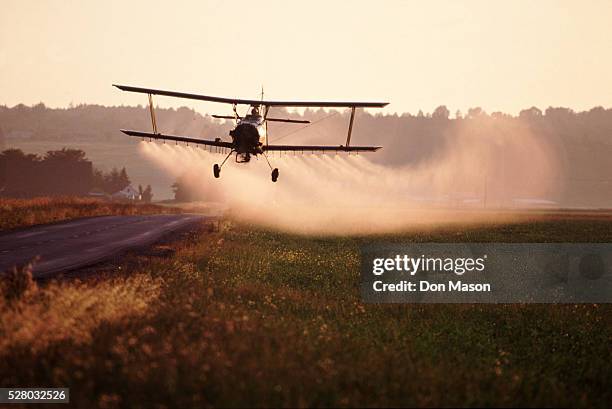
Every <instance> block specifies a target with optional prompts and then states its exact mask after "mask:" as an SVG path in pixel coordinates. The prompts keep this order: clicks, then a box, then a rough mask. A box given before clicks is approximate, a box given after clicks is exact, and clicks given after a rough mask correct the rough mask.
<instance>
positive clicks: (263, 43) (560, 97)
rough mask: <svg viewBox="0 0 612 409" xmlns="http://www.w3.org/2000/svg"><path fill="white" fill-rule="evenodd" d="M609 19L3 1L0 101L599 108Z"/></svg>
mask: <svg viewBox="0 0 612 409" xmlns="http://www.w3.org/2000/svg"><path fill="white" fill-rule="evenodd" d="M610 21H612V2H610V1H583V2H579V1H561V0H555V1H543V0H542V1H536V2H534V1H511V2H503V3H502V2H492V1H461V2H456V1H428V2H423V1H405V2H396V1H384V2H373V1H368V2H352V1H351V2H349V1H346V2H342V1H333V2H330V1H309V2H284V1H278V2H272V1H263V2H261V1H258V2H254V1H251V2H242V1H231V2H224V1H177V2H158V4H154V5H152V4H151V2H148V1H138V2H135V1H134V2H124V1H104V2H102V1H24V0H17V1H6V0H4V1H3V2H2V13H0V73H1V75H0V89H1V90H2V93H1V95H0V104H5V105H8V106H13V105H16V104H18V103H25V104H27V105H31V104H35V103H38V102H41V101H42V102H44V103H45V104H46V105H47V106H51V107H65V106H68V105H69V104H71V103H72V104H79V103H95V104H103V105H119V104H128V105H136V104H144V103H145V102H146V100H145V98H144V96H143V95H135V94H129V93H123V92H120V91H118V90H117V89H115V88H112V87H111V84H112V83H125V84H130V85H140V86H147V87H156V88H162V89H172V90H181V91H188V92H197V93H206V94H211V95H221V96H235V97H245V98H252V97H256V96H257V95H258V94H259V92H260V91H259V90H260V87H261V86H262V85H263V86H264V87H265V92H266V96H267V97H269V98H274V99H288V98H291V99H322V100H333V99H347V100H362V99H363V100H382V101H389V102H391V104H390V105H389V107H388V108H386V112H411V113H416V112H418V110H420V109H421V110H423V111H424V112H431V111H433V110H434V109H435V107H437V106H438V105H441V104H445V105H447V106H448V108H449V109H450V111H451V112H452V113H453V114H454V112H455V111H456V110H461V111H463V112H465V111H466V110H467V109H468V108H469V107H474V106H480V107H482V108H483V109H485V110H486V111H487V112H493V111H503V112H507V113H512V114H516V113H518V111H520V110H521V109H523V108H528V107H530V106H534V105H535V106H537V107H539V108H541V109H545V108H546V107H548V106H566V107H570V108H572V109H575V110H585V109H589V108H591V107H593V106H597V105H602V106H604V107H609V106H610V105H612V104H611V101H612V53H610V50H612V25H611V24H610ZM157 102H158V103H159V105H161V106H180V105H187V106H190V107H194V108H195V109H197V110H199V111H201V112H209V111H210V107H209V106H208V105H206V104H204V103H199V102H192V101H184V100H172V99H170V98H158V100H157Z"/></svg>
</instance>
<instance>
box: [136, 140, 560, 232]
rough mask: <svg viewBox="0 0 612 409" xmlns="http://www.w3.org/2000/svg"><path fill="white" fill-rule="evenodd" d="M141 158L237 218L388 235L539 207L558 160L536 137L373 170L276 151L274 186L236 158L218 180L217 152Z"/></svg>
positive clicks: (257, 165) (160, 147) (146, 149)
mask: <svg viewBox="0 0 612 409" xmlns="http://www.w3.org/2000/svg"><path fill="white" fill-rule="evenodd" d="M386 149H393V146H390V147H386ZM141 152H142V153H143V154H144V155H146V156H147V157H149V158H150V159H153V161H154V162H155V163H157V164H158V165H159V166H161V167H163V168H164V169H166V170H167V171H168V172H171V173H172V175H173V176H174V177H176V178H181V179H182V180H183V181H188V185H189V186H190V187H191V188H192V189H196V190H198V193H200V194H201V195H202V196H203V197H207V198H215V200H217V201H222V202H223V203H225V204H227V206H228V207H229V209H230V211H231V213H232V215H233V216H234V217H237V218H240V219H244V220H247V221H249V222H253V223H258V224H262V225H266V226H271V227H275V228H280V229H283V230H286V231H291V232H298V233H312V234H349V233H384V232H393V231H398V230H403V229H408V228H410V227H411V226H423V225H424V224H425V225H436V224H440V223H448V222H452V221H461V222H465V221H466V220H470V221H484V220H491V219H492V218H493V217H494V218H495V220H499V217H501V216H500V215H501V214H504V217H509V216H508V212H499V213H496V212H495V211H493V210H494V209H501V208H509V207H512V208H516V207H517V206H520V204H521V203H528V200H533V201H534V202H537V201H538V199H541V198H543V197H546V198H548V197H550V196H551V195H554V192H555V189H556V186H555V183H554V181H555V177H554V176H555V171H556V170H555V169H556V163H555V160H554V155H553V154H552V153H551V152H549V151H548V150H547V149H546V147H545V146H542V145H541V144H540V143H538V142H537V140H536V139H535V138H532V137H530V135H521V136H520V138H517V137H516V135H515V137H513V138H503V139H497V140H496V141H495V142H491V141H488V142H485V141H483V140H482V139H481V138H478V137H469V136H465V137H462V138H461V143H449V144H446V146H444V148H443V150H442V151H441V152H438V154H437V155H436V157H435V158H432V159H431V160H427V161H421V162H419V164H418V166H404V167H393V168H392V167H387V166H384V165H381V164H375V163H373V162H371V161H370V160H369V159H368V158H367V157H366V156H367V155H372V154H363V155H354V154H353V155H348V154H346V153H342V154H297V155H294V154H293V153H284V154H282V155H279V154H278V153H276V154H275V155H270V156H269V159H270V162H271V163H272V166H273V167H277V168H279V170H280V177H279V180H278V182H277V183H272V181H271V180H270V168H269V167H268V164H267V163H266V161H265V159H264V158H255V157H254V158H252V160H251V162H250V163H247V164H236V163H234V161H233V159H232V158H230V159H228V161H227V162H226V164H225V165H224V167H223V170H222V172H221V178H220V179H214V177H213V175H212V167H213V164H214V163H220V162H221V161H222V160H223V157H224V155H223V154H221V153H212V152H208V151H207V150H205V149H200V148H198V147H194V146H185V145H175V144H160V143H148V142H143V143H141ZM374 155H376V153H375V154H374ZM494 214H496V215H497V216H492V215H494Z"/></svg>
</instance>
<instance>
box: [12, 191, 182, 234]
mask: <svg viewBox="0 0 612 409" xmlns="http://www.w3.org/2000/svg"><path fill="white" fill-rule="evenodd" d="M177 212H181V209H178V208H175V207H172V206H158V205H153V204H141V203H120V202H108V201H104V200H99V199H89V198H77V197H53V198H51V197H39V198H35V199H0V231H2V230H7V229H12V228H16V227H25V226H32V225H35V224H43V223H52V222H59V221H62V220H69V219H76V218H79V217H90V216H109V215H133V214H159V213H177Z"/></svg>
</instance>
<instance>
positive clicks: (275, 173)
mask: <svg viewBox="0 0 612 409" xmlns="http://www.w3.org/2000/svg"><path fill="white" fill-rule="evenodd" d="M277 180H278V168H274V170H273V171H272V182H276V181H277Z"/></svg>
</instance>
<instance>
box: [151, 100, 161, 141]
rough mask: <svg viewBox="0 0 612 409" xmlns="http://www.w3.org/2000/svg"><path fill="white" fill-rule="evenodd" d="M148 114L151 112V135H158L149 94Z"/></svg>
mask: <svg viewBox="0 0 612 409" xmlns="http://www.w3.org/2000/svg"><path fill="white" fill-rule="evenodd" d="M149 112H151V125H152V126H153V133H154V134H156V135H157V134H159V132H157V121H156V120H155V108H154V107H153V96H152V95H151V94H149Z"/></svg>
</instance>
